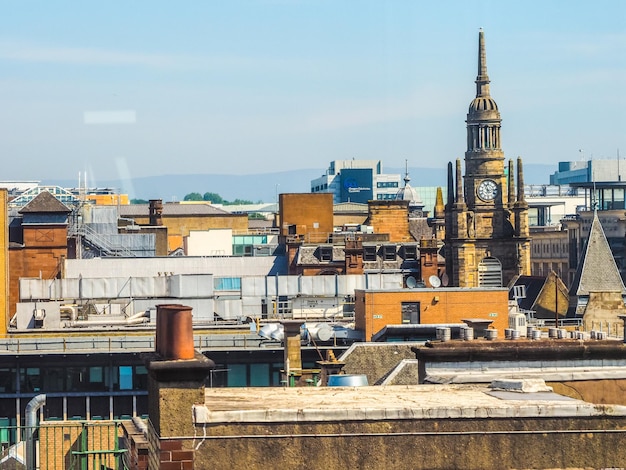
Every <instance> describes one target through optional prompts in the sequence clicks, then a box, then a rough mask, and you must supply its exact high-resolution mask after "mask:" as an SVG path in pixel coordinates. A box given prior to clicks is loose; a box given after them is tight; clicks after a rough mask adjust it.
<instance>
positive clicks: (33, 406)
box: [25, 394, 46, 470]
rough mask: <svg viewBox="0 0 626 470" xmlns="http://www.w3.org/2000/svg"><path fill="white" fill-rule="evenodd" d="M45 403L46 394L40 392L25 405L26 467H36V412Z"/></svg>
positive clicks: (31, 468)
mask: <svg viewBox="0 0 626 470" xmlns="http://www.w3.org/2000/svg"><path fill="white" fill-rule="evenodd" d="M45 404H46V395H45V394H41V395H37V396H36V397H34V398H33V399H32V400H31V401H29V402H28V405H26V413H25V414H26V456H25V460H26V469H27V470H35V469H36V468H37V457H36V456H35V431H36V430H37V412H38V411H39V409H40V408H41V407H42V406H44V405H45Z"/></svg>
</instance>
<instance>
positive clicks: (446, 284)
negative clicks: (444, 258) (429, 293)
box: [441, 273, 450, 287]
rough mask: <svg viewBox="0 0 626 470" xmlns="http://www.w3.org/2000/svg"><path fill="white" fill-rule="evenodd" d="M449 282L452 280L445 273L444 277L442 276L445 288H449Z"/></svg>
mask: <svg viewBox="0 0 626 470" xmlns="http://www.w3.org/2000/svg"><path fill="white" fill-rule="evenodd" d="M449 282H450V279H449V278H448V275H447V274H446V273H443V276H441V284H442V285H443V287H448V283H449Z"/></svg>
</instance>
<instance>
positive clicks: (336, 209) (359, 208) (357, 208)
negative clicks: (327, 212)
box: [333, 202, 369, 214]
mask: <svg viewBox="0 0 626 470" xmlns="http://www.w3.org/2000/svg"><path fill="white" fill-rule="evenodd" d="M368 210H369V209H368V205H367V204H361V203H358V202H340V203H339V204H335V205H333V213H335V214H341V213H342V212H357V213H363V214H367V213H368Z"/></svg>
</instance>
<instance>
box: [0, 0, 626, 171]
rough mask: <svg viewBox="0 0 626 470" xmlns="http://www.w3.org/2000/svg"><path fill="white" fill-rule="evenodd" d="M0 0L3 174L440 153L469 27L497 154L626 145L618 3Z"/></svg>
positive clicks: (452, 121)
mask: <svg viewBox="0 0 626 470" xmlns="http://www.w3.org/2000/svg"><path fill="white" fill-rule="evenodd" d="M0 6H1V9H0V11H1V15H0V154H1V155H2V159H3V161H4V162H5V165H4V172H3V177H2V179H4V180H7V179H49V178H63V179H70V178H75V177H76V175H77V174H78V172H79V171H85V170H87V171H88V172H89V175H90V178H91V179H92V180H95V181H97V180H98V179H100V180H105V179H113V178H118V177H124V178H126V177H129V176H130V177H139V176H149V175H160V174H173V173H177V174H189V173H195V174H201V173H256V172H269V171H279V170H289V169H305V168H319V170H320V174H321V173H322V172H323V171H324V170H325V169H326V168H327V166H328V163H329V162H330V161H331V160H335V159H349V158H363V159H381V160H383V162H384V165H385V166H386V167H403V166H404V160H405V159H408V160H409V164H410V166H413V167H420V166H422V167H433V168H434V167H445V165H446V162H447V161H449V160H451V159H455V158H459V157H462V156H463V153H464V151H465V118H466V112H467V106H468V105H469V103H470V101H471V100H472V98H473V97H474V94H475V85H474V80H475V78H476V61H477V59H476V55H477V43H478V30H479V28H480V27H483V28H484V30H485V35H486V45H487V63H488V70H489V76H490V78H491V93H492V96H493V97H494V98H495V100H496V101H497V103H498V105H499V107H500V111H501V113H502V118H503V129H502V139H503V148H504V152H505V155H506V156H507V157H511V158H514V157H516V156H518V155H520V156H522V157H523V158H524V161H525V162H527V163H554V164H556V162H558V161H562V160H577V159H580V158H581V156H584V157H585V158H590V157H591V156H593V157H594V158H615V157H616V153H617V149H618V148H619V149H620V151H621V154H622V156H626V132H625V130H626V2H624V1H602V0H600V1H595V2H589V1H585V2H582V1H569V2H565V1H552V2H550V1H547V2H546V1H537V2H533V1H522V2H508V1H467V0H464V1H442V2H420V1H413V0H406V1H399V0H398V1H381V0H378V1H367V0H358V1H357V0H354V1H341V0H328V1H324V0H315V1H313V0H310V1H308V0H303V1H287V0H283V1H281V0H267V1H261V0H259V1H253V0H250V1H243V0H240V1H237V0H234V1H208V0H207V1H201V0H196V1H183V2H173V1H171V0H170V1H158V0H150V1H133V2H128V1H105V2H89V1H87V2H77V1H71V2H70V1H60V0H55V1H44V0H41V1H36V2H35V1H28V0H23V1H17V0H15V1H9V0H5V1H3V2H2V3H1V4H0ZM113 111H116V112H118V114H115V115H111V114H106V113H110V112H113ZM86 113H87V114H86ZM93 113H95V116H100V118H102V119H104V120H105V121H106V120H107V119H113V120H117V121H118V122H116V123H114V124H102V123H101V124H98V123H92V121H91V120H90V119H89V118H88V116H93V115H94V114H93ZM120 116H121V118H120ZM580 150H582V152H580Z"/></svg>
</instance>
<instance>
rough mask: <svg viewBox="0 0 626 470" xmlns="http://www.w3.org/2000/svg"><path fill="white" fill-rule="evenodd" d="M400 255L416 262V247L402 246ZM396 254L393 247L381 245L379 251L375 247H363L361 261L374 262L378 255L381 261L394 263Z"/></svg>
mask: <svg viewBox="0 0 626 470" xmlns="http://www.w3.org/2000/svg"><path fill="white" fill-rule="evenodd" d="M400 253H401V255H402V257H403V258H404V259H406V260H416V259H417V245H404V246H402V248H401V250H400ZM397 254H398V251H397V248H396V246H395V245H383V246H381V247H380V249H379V248H378V247H377V246H375V245H365V246H364V247H363V261H376V260H377V257H378V256H379V255H380V257H381V258H382V259H383V261H395V260H396V255H397Z"/></svg>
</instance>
